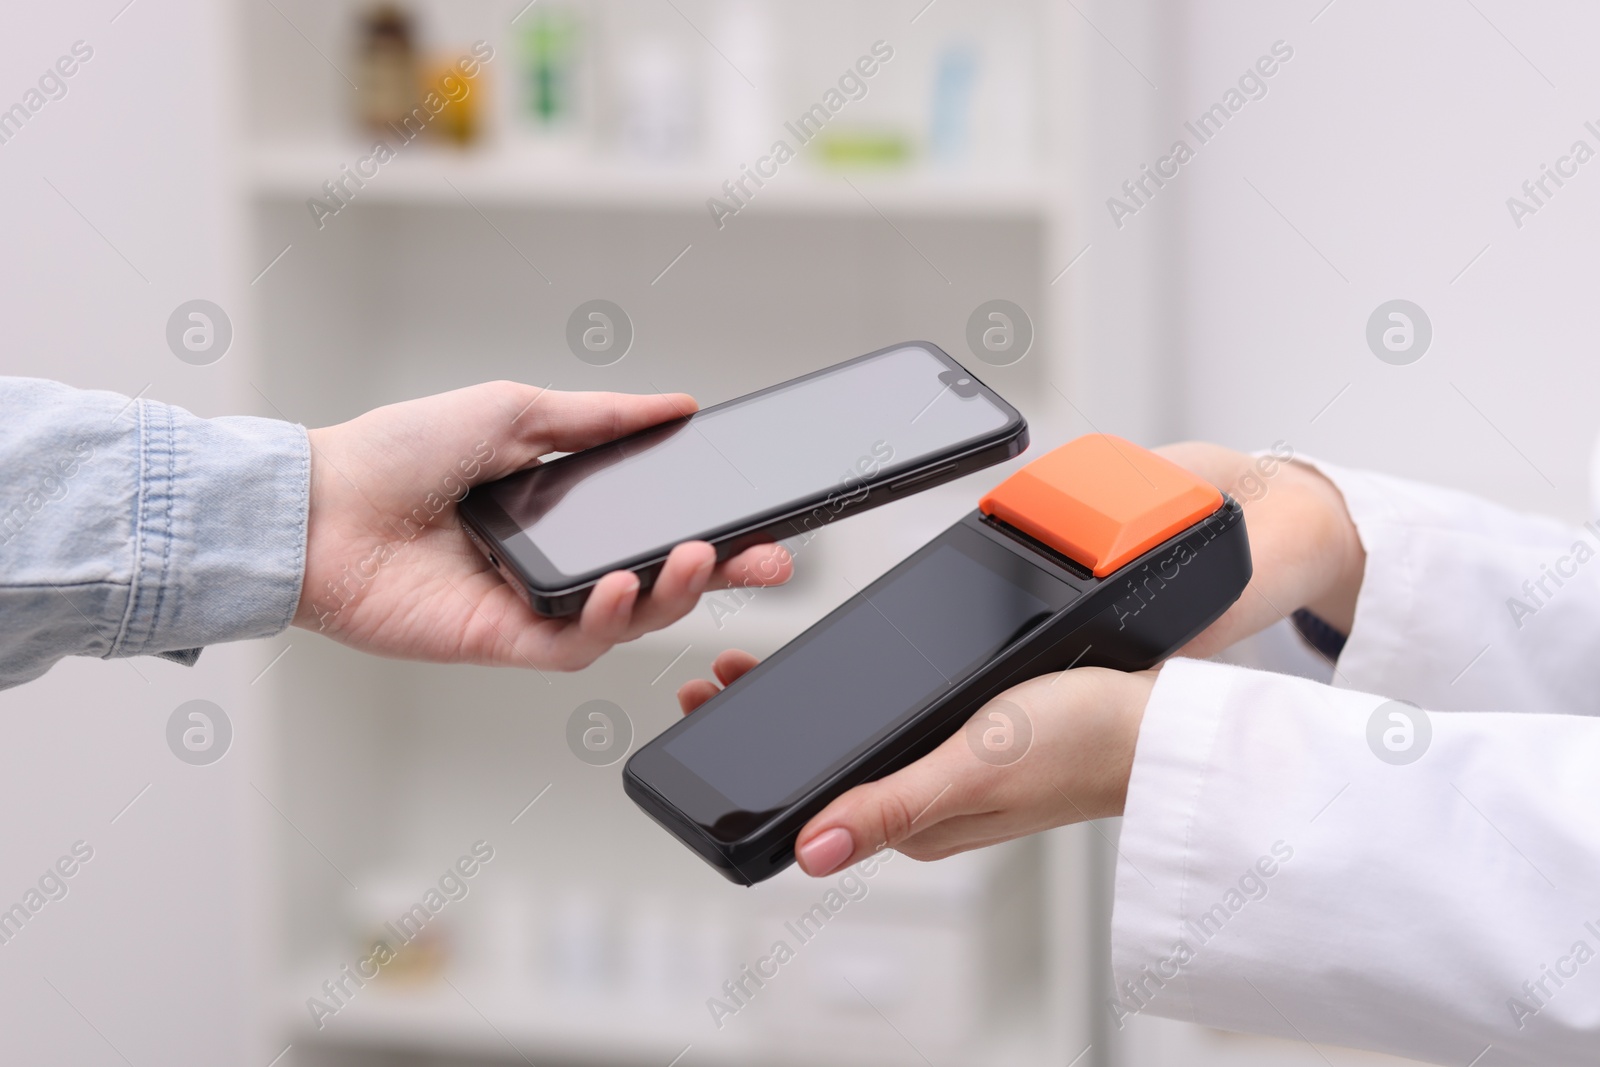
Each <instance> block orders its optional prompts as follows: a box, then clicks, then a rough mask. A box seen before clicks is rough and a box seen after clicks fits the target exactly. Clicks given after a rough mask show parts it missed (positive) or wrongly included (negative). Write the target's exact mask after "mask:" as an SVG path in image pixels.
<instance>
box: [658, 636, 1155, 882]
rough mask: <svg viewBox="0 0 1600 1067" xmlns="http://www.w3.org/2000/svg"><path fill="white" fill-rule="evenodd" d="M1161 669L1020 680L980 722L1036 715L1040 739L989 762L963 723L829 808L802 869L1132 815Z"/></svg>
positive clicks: (798, 851)
mask: <svg viewBox="0 0 1600 1067" xmlns="http://www.w3.org/2000/svg"><path fill="white" fill-rule="evenodd" d="M756 662H757V661H756V658H755V657H754V656H752V655H750V654H749V653H747V652H740V651H733V650H730V651H728V652H724V653H723V654H722V655H720V656H718V657H717V659H716V661H715V663H714V664H713V665H712V670H713V672H714V673H715V674H716V676H717V679H718V681H720V682H721V683H722V684H723V685H730V684H732V683H733V682H734V681H735V680H736V679H738V678H739V677H740V676H741V675H743V674H744V673H745V672H747V671H749V670H750V669H751V668H752V667H754V666H755V665H756ZM1155 674H1156V672H1154V671H1142V672H1139V673H1137V674H1124V673H1123V672H1121V671H1113V670H1105V669H1102V668H1098V667H1080V668H1078V669H1076V670H1070V671H1062V672H1060V673H1057V674H1046V675H1041V676H1040V677H1038V678H1033V679H1030V680H1028V681H1026V682H1023V683H1022V684H1021V685H1017V686H1013V687H1012V688H1011V689H1008V690H1007V691H1006V692H1004V693H1002V694H1001V695H1000V696H999V697H997V698H996V699H995V700H992V701H990V702H989V703H988V704H986V705H984V707H983V708H981V709H979V711H978V713H977V715H975V716H974V717H973V719H974V722H975V723H976V724H978V727H979V728H980V729H981V728H983V726H984V725H985V724H987V723H988V722H989V719H988V717H989V716H990V715H991V714H998V715H1002V716H1008V717H1015V716H1016V715H1017V714H1018V712H1019V711H1020V712H1021V713H1022V714H1024V715H1026V716H1027V717H1028V721H1029V724H1030V725H1031V727H1032V742H1031V744H1030V745H1029V747H1028V748H1027V750H1026V752H1025V753H1024V755H1023V756H1022V757H1021V758H1020V759H1017V760H1016V761H1015V762H1010V763H1006V764H1003V765H1002V764H997V763H994V762H990V761H987V760H984V759H980V758H979V757H978V755H977V753H976V752H975V751H974V748H973V746H972V745H971V744H970V743H969V741H968V732H969V730H971V729H972V728H973V727H971V726H969V727H968V728H967V729H964V730H961V731H958V732H957V733H955V734H954V735H952V736H951V737H950V738H948V739H947V740H946V741H945V742H944V743H943V744H941V745H940V746H939V747H938V748H936V749H935V750H934V751H933V752H931V753H929V754H928V755H927V756H925V757H923V758H922V759H920V760H918V761H917V762H916V763H913V764H912V765H911V766H909V767H906V768H904V769H903V770H899V771H896V772H895V773H893V774H890V775H888V776H886V777H884V778H880V779H878V780H877V781H875V782H869V783H867V784H866V785H860V786H857V787H856V788H854V789H852V790H850V791H849V792H847V793H844V794H843V795H842V796H840V797H838V798H837V799H836V800H834V802H833V803H832V804H829V805H828V806H827V807H826V808H824V809H823V810H822V811H821V812H820V813H819V814H818V815H817V816H816V817H815V818H813V819H812V820H811V821H810V822H809V823H807V824H806V826H805V828H804V829H803V830H801V831H800V837H799V839H798V841H797V842H796V845H795V855H796V858H797V859H798V860H799V863H800V867H801V869H802V870H804V871H805V872H806V873H807V874H809V875H811V876H813V877H817V878H820V877H823V876H825V875H829V874H832V873H833V872H834V871H837V870H839V869H840V868H842V867H844V866H846V865H848V864H851V863H857V862H860V861H861V860H862V859H864V858H866V857H867V856H870V855H871V854H872V853H874V852H877V851H878V850H880V849H883V848H892V849H894V850H895V851H897V852H901V853H904V854H905V855H908V856H911V857H912V858H913V859H919V860H935V859H943V858H944V857H946V856H953V855H955V854H956V853H958V852H966V851H968V850H970V849H975V848H984V847H986V846H988V845H997V844H999V843H1000V842H1002V841H1010V840H1011V839H1013V838H1017V837H1024V836H1026V835H1028V834H1035V833H1038V832H1039V831H1041V830H1048V829H1050V828H1051V827H1055V826H1064V825H1067V824H1068V823H1075V822H1082V821H1084V820H1086V819H1102V818H1106V817H1108V816H1112V815H1120V814H1122V805H1123V802H1124V801H1125V800H1126V798H1127V793H1128V776H1129V774H1130V772H1131V771H1132V769H1133V751H1134V744H1135V742H1136V740H1137V739H1138V736H1139V726H1140V724H1141V722H1142V721H1143V719H1144V708H1145V703H1146V701H1147V700H1148V699H1149V696H1150V690H1151V687H1152V686H1154V685H1155ZM718 691H719V687H718V686H717V685H716V683H713V682H711V681H708V680H706V679H696V680H694V681H691V682H688V683H686V684H685V685H684V686H683V688H681V689H680V690H678V703H679V705H680V706H682V708H683V710H684V712H685V713H688V712H692V711H693V710H694V709H695V708H697V707H699V706H700V705H701V704H704V703H705V702H706V701H707V700H710V699H711V698H712V697H713V696H715V695H716V694H717V692H718ZM997 725H998V723H997ZM1011 725H1013V726H1014V725H1015V724H1014V723H1013V724H1011Z"/></svg>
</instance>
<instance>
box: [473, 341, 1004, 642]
mask: <svg viewBox="0 0 1600 1067" xmlns="http://www.w3.org/2000/svg"><path fill="white" fill-rule="evenodd" d="M1027 445H1028V424H1027V422H1026V420H1024V419H1023V417H1022V415H1021V414H1020V413H1019V412H1018V411H1017V410H1016V408H1014V407H1012V406H1011V405H1010V404H1008V403H1006V402H1005V401H1004V400H1003V399H1001V398H1000V397H999V396H998V395H997V394H996V393H994V392H993V391H992V390H991V389H989V388H988V387H987V386H985V385H984V384H983V383H982V382H980V381H979V380H978V379H977V378H976V377H975V376H974V375H973V374H971V373H970V372H969V371H968V370H967V369H966V368H965V367H963V366H962V365H961V364H959V363H957V362H956V361H955V360H954V359H952V358H950V356H948V355H946V354H945V353H944V352H943V351H942V350H941V349H940V348H939V347H938V346H937V345H933V344H929V343H928V342H925V341H917V342H911V343H907V344H901V345H895V346H893V347H890V348H884V349H880V350H879V351H877V352H870V353H868V354H867V355H864V356H860V357H857V358H855V359H851V360H847V361H845V362H843V363H840V364H837V365H835V366H832V367H828V368H826V369H825V370H820V371H817V372H815V373H812V374H807V375H804V376H802V377H799V378H795V379H793V380H792V381H788V382H784V383H782V384H781V385H774V386H771V387H770V388H767V389H763V390H761V391H760V392H756V393H751V394H750V395H748V396H744V397H740V398H739V399H737V400H730V401H728V402H727V403H725V404H718V405H717V406H715V407H710V408H706V409H705V410H703V411H699V412H696V413H695V414H693V415H690V416H688V417H686V418H682V419H676V420H673V421H672V422H668V423H665V424H663V425H660V426H655V427H652V428H650V429H648V430H644V431H642V432H640V433H636V434H632V435H631V436H628V437H624V438H621V439H620V440H617V441H612V442H610V443H608V444H604V445H600V446H598V447H596V448H590V449H586V450H584V451H582V452H575V453H573V454H571V455H568V456H562V457H560V458H559V459H555V460H552V461H550V462H548V463H544V464H541V465H539V466H536V467H531V468H529V469H527V470H524V471H520V472H518V473H517V474H513V475H511V476H510V477H507V478H502V479H500V480H499V481H496V482H490V483H488V484H485V485H480V486H478V487H476V488H474V489H473V490H472V492H471V493H470V494H469V495H468V496H467V498H466V499H465V500H463V501H462V503H461V517H462V521H463V526H464V527H465V529H466V531H467V534H468V536H469V537H470V538H471V539H472V541H473V543H474V544H475V545H476V546H477V547H478V550H479V551H480V552H482V553H483V554H484V555H485V556H486V557H487V558H488V560H489V562H490V564H491V565H492V566H494V567H495V569H496V570H498V571H499V572H500V574H501V576H502V577H504V578H505V580H506V581H507V582H509V583H510V584H511V586H512V588H513V589H515V590H517V592H518V593H519V594H521V595H522V596H523V597H524V599H526V600H527V602H528V605H529V606H530V607H531V608H532V609H533V610H534V611H536V612H538V613H539V614H541V615H548V616H561V615H570V614H572V613H574V612H576V611H578V610H579V609H580V608H582V607H583V603H584V601H585V600H587V599H588V596H589V593H590V591H591V590H592V589H593V588H594V585H595V583H596V582H598V581H599V580H600V579H601V577H603V576H604V575H606V574H607V573H609V572H611V571H616V570H628V571H633V572H634V573H636V574H637V575H639V579H640V584H641V588H648V587H649V586H650V585H651V584H652V583H653V582H654V580H655V578H656V576H657V575H658V574H659V573H660V570H661V566H662V564H663V563H664V562H665V561H666V557H667V553H668V552H669V551H671V549H672V547H673V546H674V545H677V544H679V543H681V542H684V541H709V542H710V543H711V544H712V546H714V547H715V548H716V550H717V558H718V559H719V560H724V559H728V558H729V557H731V556H734V555H737V554H738V553H739V552H742V551H744V550H745V549H746V548H749V547H750V546H752V545H756V544H761V543H763V542H769V541H779V540H783V539H784V538H787V537H794V536H798V535H800V534H803V533H805V532H807V531H808V530H810V529H812V528H814V527H816V526H820V525H823V524H826V523H829V522H833V521H834V520H836V519H839V518H842V517H843V516H845V515H849V514H853V513H855V512H859V511H864V510H866V509H867V508H872V507H876V506H878V505H879V504H884V503H887V502H889V501H891V500H895V499H897V498H900V497H904V496H906V495H909V494H911V493H914V492H918V491H920V490H923V489H926V488H929V487H931V486H935V485H939V484H942V483H944V482H947V481H949V480H951V479H953V478H959V477H961V476H962V475H964V474H969V473H971V472H972V471H976V470H981V469H982V468H984V467H988V466H990V465H992V464H995V463H999V462H1002V461H1003V460H1006V459H1010V458H1012V457H1013V456H1016V455H1018V454H1020V453H1021V452H1022V451H1023V450H1024V449H1025V448H1026V447H1027Z"/></svg>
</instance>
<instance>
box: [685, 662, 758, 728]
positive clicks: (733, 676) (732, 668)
mask: <svg viewBox="0 0 1600 1067" xmlns="http://www.w3.org/2000/svg"><path fill="white" fill-rule="evenodd" d="M759 662H761V661H760V660H758V659H756V658H755V657H754V656H752V655H751V654H750V653H748V652H743V651H741V650H739V649H737V648H730V649H728V650H727V651H726V652H724V653H722V654H721V655H720V656H718V657H717V658H716V659H715V660H713V661H712V663H711V672H712V673H713V674H715V675H716V676H717V681H720V682H721V683H722V684H723V685H725V686H726V685H732V684H733V683H734V682H736V681H738V680H739V679H740V678H742V677H744V675H745V674H747V673H749V671H750V668H752V667H754V666H755V665H756V664H757V663H759ZM720 692H722V690H721V688H719V687H718V685H717V683H716V682H713V681H710V680H709V679H706V678H696V679H694V680H693V681H689V682H685V683H684V684H683V686H682V687H681V688H680V689H679V690H678V706H679V707H680V708H682V709H683V713H684V714H685V715H687V714H689V713H690V712H691V711H693V710H694V709H695V708H698V707H699V706H700V705H701V704H704V703H705V702H706V701H708V700H710V699H711V698H712V697H714V696H716V695H717V694H718V693H720Z"/></svg>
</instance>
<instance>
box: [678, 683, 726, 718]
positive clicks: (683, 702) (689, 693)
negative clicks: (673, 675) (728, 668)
mask: <svg viewBox="0 0 1600 1067" xmlns="http://www.w3.org/2000/svg"><path fill="white" fill-rule="evenodd" d="M720 692H722V690H721V689H720V688H719V687H718V686H717V683H716V682H713V681H711V680H710V679H707V678H695V679H692V680H690V681H687V682H684V683H683V684H682V685H681V686H679V687H678V707H680V708H682V709H683V713H684V714H685V715H687V714H689V713H690V712H691V711H693V710H694V709H695V708H698V707H699V706H700V705H701V704H704V703H705V702H706V701H708V700H710V699H711V698H712V697H714V696H716V695H717V694H718V693H720Z"/></svg>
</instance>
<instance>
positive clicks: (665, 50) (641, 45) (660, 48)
mask: <svg viewBox="0 0 1600 1067" xmlns="http://www.w3.org/2000/svg"><path fill="white" fill-rule="evenodd" d="M615 76H616V79H617V94H616V96H617V105H618V111H619V117H618V138H619V141H620V147H621V148H622V150H623V151H624V152H625V153H626V154H628V155H630V156H633V157H635V158H639V159H644V160H648V161H650V162H654V163H679V162H682V161H684V160H686V159H687V158H688V157H689V156H690V155H691V154H693V152H694V151H695V149H696V147H697V146H696V139H697V138H696V129H695V126H696V123H695V119H696V112H697V107H696V99H695V80H694V69H693V64H692V63H691V62H690V59H689V57H688V55H687V54H685V52H684V50H683V48H682V47H681V46H680V45H679V44H678V42H677V41H675V40H673V39H672V38H670V37H664V36H646V37H639V38H636V39H634V40H633V41H631V42H629V43H628V44H627V45H626V46H624V47H623V48H622V49H621V52H620V54H619V55H618V56H617V61H616V65H615Z"/></svg>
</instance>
